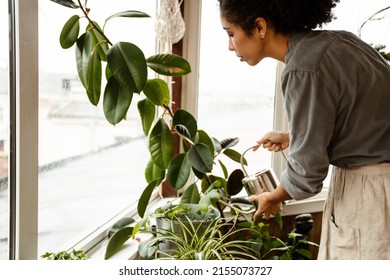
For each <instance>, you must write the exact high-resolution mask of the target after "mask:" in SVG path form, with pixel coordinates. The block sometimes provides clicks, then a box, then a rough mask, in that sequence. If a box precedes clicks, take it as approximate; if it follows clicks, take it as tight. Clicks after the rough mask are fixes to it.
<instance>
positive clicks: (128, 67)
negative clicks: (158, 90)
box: [107, 42, 148, 93]
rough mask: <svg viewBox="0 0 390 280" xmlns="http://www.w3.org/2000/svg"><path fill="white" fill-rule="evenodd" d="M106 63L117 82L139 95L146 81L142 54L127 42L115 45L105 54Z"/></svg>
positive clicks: (145, 68)
mask: <svg viewBox="0 0 390 280" xmlns="http://www.w3.org/2000/svg"><path fill="white" fill-rule="evenodd" d="M107 63H108V66H109V67H110V69H111V72H112V75H113V76H114V77H115V78H116V79H117V80H118V82H119V83H120V84H121V85H122V86H124V87H126V88H128V89H130V90H131V91H132V92H136V93H140V92H141V91H142V90H143V88H144V86H145V84H146V81H147V75H148V72H147V66H146V60H145V56H144V53H143V52H142V50H141V49H140V48H139V47H137V46H136V45H134V44H132V43H128V42H119V43H116V44H115V45H114V46H113V47H111V48H110V50H109V51H108V53H107Z"/></svg>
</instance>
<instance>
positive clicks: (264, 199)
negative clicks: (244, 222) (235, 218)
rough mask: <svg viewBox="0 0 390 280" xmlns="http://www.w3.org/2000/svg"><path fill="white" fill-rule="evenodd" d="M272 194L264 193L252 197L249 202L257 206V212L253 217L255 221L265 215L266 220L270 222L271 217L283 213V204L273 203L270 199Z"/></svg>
mask: <svg viewBox="0 0 390 280" xmlns="http://www.w3.org/2000/svg"><path fill="white" fill-rule="evenodd" d="M270 195H271V193H269V192H263V193H260V194H256V195H251V196H250V197H249V200H251V201H252V202H255V204H256V205H257V210H256V212H255V214H254V215H253V219H254V220H256V219H257V218H259V217H261V215H263V214H264V219H266V220H268V219H269V218H270V217H271V215H276V213H278V212H281V211H282V209H283V208H282V203H281V202H273V200H272V199H271V198H270Z"/></svg>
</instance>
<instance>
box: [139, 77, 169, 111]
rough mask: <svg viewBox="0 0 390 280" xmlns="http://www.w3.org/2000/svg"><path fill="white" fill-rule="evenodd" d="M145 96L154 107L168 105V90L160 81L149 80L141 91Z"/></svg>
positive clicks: (162, 81)
mask: <svg viewBox="0 0 390 280" xmlns="http://www.w3.org/2000/svg"><path fill="white" fill-rule="evenodd" d="M143 92H144V94H145V96H146V97H147V98H148V99H149V100H150V101H151V102H152V103H153V104H154V105H156V106H162V105H163V104H168V103H169V101H170V94H169V88H168V85H167V83H166V82H165V81H164V80H162V79H151V80H148V81H147V82H146V85H145V87H144V89H143Z"/></svg>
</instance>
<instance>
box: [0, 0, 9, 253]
mask: <svg viewBox="0 0 390 280" xmlns="http://www.w3.org/2000/svg"><path fill="white" fill-rule="evenodd" d="M0 19H3V20H1V26H2V27H1V28H0V42H2V44H0V260H6V259H8V248H7V247H8V238H9V230H8V229H9V227H8V225H9V198H8V163H9V161H8V156H9V144H10V143H9V126H10V123H9V116H10V113H9V108H10V104H9V100H10V97H9V86H8V85H9V84H8V77H9V73H8V71H9V63H8V61H9V57H8V55H9V54H8V45H9V44H8V41H9V40H8V32H9V30H8V28H9V26H8V21H7V19H8V1H6V0H0Z"/></svg>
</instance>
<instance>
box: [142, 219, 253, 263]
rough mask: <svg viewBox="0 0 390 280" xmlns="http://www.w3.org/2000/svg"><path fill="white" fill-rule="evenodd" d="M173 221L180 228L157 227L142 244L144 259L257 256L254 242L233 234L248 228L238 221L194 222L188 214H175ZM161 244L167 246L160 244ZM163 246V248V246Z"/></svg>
mask: <svg viewBox="0 0 390 280" xmlns="http://www.w3.org/2000/svg"><path fill="white" fill-rule="evenodd" d="M172 220H173V221H174V222H177V223H178V224H179V225H180V230H179V231H175V230H174V229H162V228H160V229H157V231H156V232H155V234H156V237H154V238H152V239H151V240H148V241H146V242H143V243H141V244H140V248H139V253H140V256H141V257H142V258H145V259H150V258H157V259H177V260H196V259H202V260H233V259H234V260H239V259H257V258H256V255H257V253H256V251H255V250H254V249H252V248H251V246H249V245H251V243H252V242H251V241H249V242H248V241H246V240H244V239H237V238H235V237H234V236H235V235H239V234H245V232H248V231H250V229H248V228H237V227H236V223H237V220H236V219H233V220H227V219H226V218H217V219H215V220H212V221H205V220H202V221H201V222H200V223H195V222H194V220H193V219H191V218H189V217H186V216H184V217H181V218H180V217H179V216H175V217H173V218H172ZM161 245H168V247H166V246H161ZM161 248H163V249H161Z"/></svg>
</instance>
